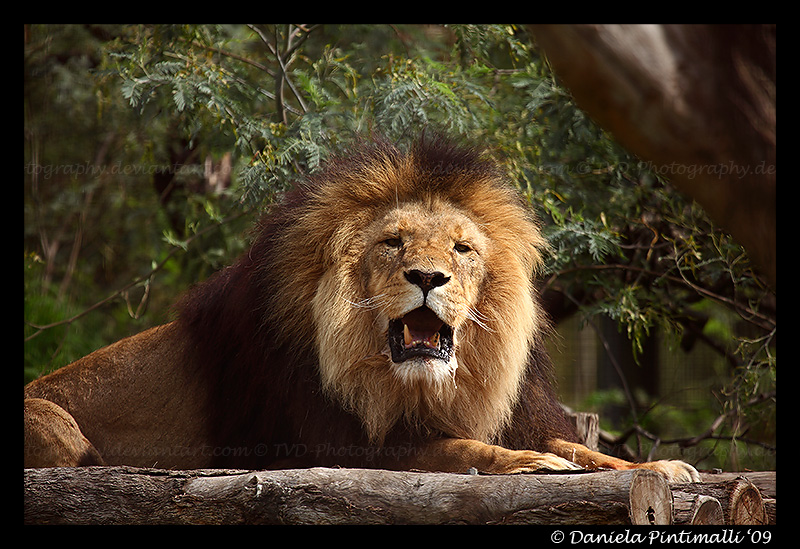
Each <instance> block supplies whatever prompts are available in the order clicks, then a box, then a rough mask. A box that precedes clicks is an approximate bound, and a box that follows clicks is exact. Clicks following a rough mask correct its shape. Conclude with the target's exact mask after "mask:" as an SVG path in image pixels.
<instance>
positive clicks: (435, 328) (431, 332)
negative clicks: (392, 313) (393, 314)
mask: <svg viewBox="0 0 800 549" xmlns="http://www.w3.org/2000/svg"><path fill="white" fill-rule="evenodd" d="M443 325H444V322H442V321H441V320H440V319H439V317H437V316H436V315H435V314H434V313H433V311H431V310H430V309H428V308H426V307H420V308H419V309H415V310H413V311H411V312H410V313H408V314H407V315H405V316H404V317H403V343H404V344H405V347H406V349H409V348H411V347H416V346H418V345H424V346H425V347H429V348H431V349H438V348H439V330H440V329H441V328H442V326H443Z"/></svg>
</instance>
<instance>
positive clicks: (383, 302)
mask: <svg viewBox="0 0 800 549" xmlns="http://www.w3.org/2000/svg"><path fill="white" fill-rule="evenodd" d="M365 244H366V250H365V254H364V258H363V263H362V269H363V271H362V272H363V279H364V285H365V288H364V289H365V291H366V294H367V298H366V299H367V301H369V302H371V303H373V304H375V305H377V306H375V307H373V308H372V310H373V313H374V315H375V324H374V326H375V327H376V328H377V329H378V330H379V331H380V332H381V333H382V334H385V335H384V339H385V343H386V345H387V346H388V350H389V354H390V357H391V368H392V370H393V371H394V373H395V374H396V375H397V376H398V377H399V378H400V379H402V380H404V381H412V380H427V381H432V382H441V381H442V380H443V379H444V378H450V377H452V376H453V375H454V373H455V371H456V369H457V367H458V360H457V356H458V348H459V345H460V342H461V341H460V340H461V336H462V334H463V330H464V326H465V324H466V323H467V322H476V323H480V322H481V321H480V318H481V317H480V315H481V313H480V311H479V310H477V309H476V304H477V302H478V298H479V296H480V292H481V288H482V285H483V282H484V279H485V276H486V263H485V261H486V255H487V254H488V252H489V250H488V246H489V241H488V239H487V238H486V236H485V235H484V233H483V232H482V231H481V230H480V228H479V227H478V226H477V225H476V224H475V223H474V222H473V221H472V220H471V219H470V218H469V217H467V216H466V215H465V214H464V213H462V212H460V211H458V210H457V209H456V208H454V207H453V206H452V205H450V204H448V203H443V202H437V203H433V204H421V203H410V204H406V205H402V206H399V207H395V208H393V209H392V210H391V211H389V212H388V213H386V215H384V216H383V217H381V218H380V219H378V220H376V221H375V222H374V223H373V224H372V225H371V226H370V227H369V229H368V230H367V231H366V234H365Z"/></svg>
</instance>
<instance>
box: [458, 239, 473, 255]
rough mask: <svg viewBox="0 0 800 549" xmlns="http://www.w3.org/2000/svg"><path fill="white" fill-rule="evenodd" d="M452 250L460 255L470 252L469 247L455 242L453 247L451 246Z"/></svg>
mask: <svg viewBox="0 0 800 549" xmlns="http://www.w3.org/2000/svg"><path fill="white" fill-rule="evenodd" d="M453 249H454V250H455V251H457V252H458V253H460V254H465V253H468V252H471V251H472V248H471V247H470V245H469V244H464V243H463V242H456V244H455V246H453Z"/></svg>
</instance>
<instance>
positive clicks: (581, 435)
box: [567, 411, 600, 452]
mask: <svg viewBox="0 0 800 549" xmlns="http://www.w3.org/2000/svg"><path fill="white" fill-rule="evenodd" d="M567 419H569V421H570V422H571V423H572V426H573V427H574V428H575V434H576V435H577V436H578V442H580V443H581V444H583V445H584V446H586V447H587V448H589V450H594V451H595V452H597V451H598V450H599V449H600V446H599V443H600V416H598V415H597V414H593V413H588V412H572V411H569V412H567Z"/></svg>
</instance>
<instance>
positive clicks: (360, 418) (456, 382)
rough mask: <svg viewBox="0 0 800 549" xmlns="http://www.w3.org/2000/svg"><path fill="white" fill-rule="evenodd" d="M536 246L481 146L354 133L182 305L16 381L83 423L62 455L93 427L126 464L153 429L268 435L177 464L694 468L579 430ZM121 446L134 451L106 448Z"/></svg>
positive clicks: (213, 435) (164, 461) (208, 441)
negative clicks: (161, 319)
mask: <svg viewBox="0 0 800 549" xmlns="http://www.w3.org/2000/svg"><path fill="white" fill-rule="evenodd" d="M544 247H545V242H544V240H543V238H542V236H541V234H540V231H539V229H538V226H537V223H536V221H535V219H534V218H533V216H532V214H531V212H530V209H529V208H528V207H527V206H526V205H525V204H524V202H523V201H522V200H521V199H520V197H519V195H518V194H517V193H516V192H515V190H514V189H513V188H511V187H510V186H508V185H507V184H506V182H505V180H504V178H503V176H502V174H501V172H500V171H499V170H498V169H497V167H496V166H495V164H493V163H492V162H491V161H490V160H489V159H488V158H486V157H484V156H482V155H481V154H479V153H478V152H476V151H474V150H471V149H463V148H459V147H454V146H452V145H450V144H448V143H445V142H443V141H437V140H422V141H420V142H418V143H416V144H415V145H413V146H412V147H411V148H410V150H408V151H401V150H400V149H398V148H397V147H395V146H393V145H389V144H387V143H382V142H378V143H370V144H366V145H362V146H360V147H357V148H355V149H354V150H353V151H350V152H349V154H348V155H347V156H343V157H340V158H337V159H335V160H334V161H332V162H330V163H329V164H328V166H327V167H326V169H325V170H323V171H322V172H321V173H320V174H318V175H317V176H314V177H312V178H310V179H309V180H307V181H306V182H305V183H303V184H302V185H300V187H299V188H298V189H297V190H296V191H295V192H293V193H290V194H289V195H287V197H286V198H285V200H284V201H283V203H281V204H279V205H277V206H276V208H275V209H274V211H273V212H271V213H270V214H269V215H268V216H267V217H266V218H265V219H264V220H263V221H262V223H261V225H260V229H259V235H258V238H257V239H256V241H255V242H254V244H253V247H252V248H251V250H250V251H249V252H248V253H247V254H245V256H243V257H242V259H241V260H240V261H239V262H237V264H236V265H234V266H232V267H231V268H229V269H226V270H225V271H223V272H221V273H220V274H219V275H217V276H216V277H214V278H212V279H211V280H209V281H208V282H206V283H204V284H202V285H200V286H199V287H198V288H196V289H195V290H193V291H191V292H190V293H189V295H188V297H187V298H186V299H184V300H183V301H182V302H181V305H180V311H181V314H180V317H179V319H178V321H177V322H175V323H172V324H170V325H168V326H166V327H164V328H163V329H161V330H160V331H151V332H150V333H145V334H143V335H141V336H135V337H134V338H131V339H130V340H126V341H124V342H120V343H118V344H116V345H114V346H111V347H109V348H107V349H105V350H101V351H98V352H97V353H95V354H93V355H90V356H89V357H87V358H85V359H83V360H82V361H79V363H76V364H75V365H71V366H69V367H67V368H65V369H64V370H63V371H62V372H56V373H55V374H53V375H52V376H50V377H48V378H44V379H42V380H38V381H37V382H34V383H33V384H31V385H29V386H28V387H26V397H31V398H44V399H47V400H49V401H52V402H54V403H56V404H58V406H60V407H63V408H64V409H65V410H66V411H67V412H69V414H71V415H72V416H73V417H74V418H75V420H76V421H77V425H80V428H81V429H82V430H83V433H81V429H78V428H77V425H76V426H75V427H74V431H75V432H74V433H73V434H72V435H69V436H68V437H67V438H69V437H71V438H72V439H73V440H71V441H70V444H71V445H72V447H75V448H78V449H79V450H76V451H75V455H74V456H73V458H71V459H72V462H80V460H81V459H84V462H85V456H82V452H84V451H85V446H86V442H85V439H83V434H84V433H85V435H86V439H88V440H89V441H91V443H92V444H93V445H94V448H96V449H97V452H98V453H99V455H100V456H102V457H103V460H104V461H105V462H107V463H129V464H132V465H146V464H148V463H149V462H148V461H147V459H146V458H142V459H132V458H131V457H130V456H131V454H136V452H132V451H130V448H133V447H145V446H147V445H148V444H149V445H151V446H152V444H153V441H154V440H158V441H159V443H160V444H162V443H163V444H177V443H178V442H179V443H180V445H182V446H188V447H190V448H196V447H199V446H209V447H211V448H215V449H218V448H221V447H225V448H228V447H231V446H236V447H237V448H241V449H243V453H247V452H246V450H248V449H251V448H253V447H254V446H256V445H264V446H265V447H268V448H270V450H269V452H268V453H266V454H261V455H260V456H258V459H255V458H252V459H250V458H249V457H248V458H247V459H245V458H242V457H241V456H237V458H236V459H234V458H228V456H225V455H224V452H223V451H221V450H217V451H216V454H217V455H216V456H214V457H213V459H212V458H209V459H207V460H206V459H203V458H202V456H200V457H198V454H197V453H196V452H194V453H191V455H192V458H191V459H189V458H186V457H181V456H177V457H175V456H173V455H172V454H169V455H168V456H164V457H162V458H161V460H160V461H159V462H158V466H171V467H184V466H187V467H202V466H243V467H244V466H246V467H288V466H308V465H342V466H381V467H390V468H419V469H429V470H452V471H463V470H466V468H468V467H470V466H475V467H478V468H479V469H480V470H484V471H487V472H514V471H522V470H533V469H538V468H541V467H545V468H550V469H565V468H575V467H578V465H575V463H573V462H577V463H579V464H580V465H581V466H588V467H597V466H609V467H614V468H627V467H629V466H648V467H650V468H654V469H657V470H661V471H662V472H664V473H665V474H666V475H667V476H668V477H670V478H686V475H688V476H689V477H691V475H692V473H691V471H693V469H691V468H690V467H689V466H686V467H689V468H688V469H686V468H684V467H683V465H680V466H677V465H675V466H672V465H667V466H664V465H663V463H664V462H657V463H658V464H659V465H655V464H642V465H633V464H629V463H627V462H622V461H619V460H614V459H613V458H608V457H607V456H603V455H602V454H598V453H596V452H590V451H589V450H586V449H585V448H584V447H582V446H580V445H578V444H575V443H574V442H570V439H571V438H572V437H573V436H574V435H572V433H571V428H570V427H569V426H568V425H567V423H566V421H565V420H564V418H563V414H562V413H561V411H560V409H559V407H558V405H557V403H556V401H555V398H554V396H553V392H552V390H551V388H550V385H549V379H548V375H549V374H548V368H547V363H546V353H545V352H544V349H543V341H542V338H543V334H544V333H545V331H546V330H545V325H546V321H545V319H544V315H543V313H542V311H541V309H540V306H539V304H538V301H537V299H538V298H537V295H536V292H535V290H534V288H533V275H534V274H535V273H536V271H537V270H538V269H539V268H540V267H541V263H542V255H541V254H542V250H543V248H544ZM126 349H135V350H136V353H135V354H134V353H129V352H128V351H127V350H126ZM112 364H114V366H113V367H112ZM101 371H102V372H103V374H102V375H97V374H98V373H99V372H101ZM76 379H80V380H84V381H85V382H86V383H87V384H88V385H85V386H84V385H83V384H82V383H77V382H75V381H74V380H76ZM106 379H108V380H111V381H109V382H108V383H110V384H111V385H110V386H111V387H113V388H114V389H115V390H119V391H122V392H123V393H124V394H125V395H127V396H123V397H120V403H121V404H120V405H118V406H116V407H115V408H114V416H115V417H116V418H120V420H119V421H117V422H116V423H114V424H113V428H110V427H111V425H109V428H104V427H102V426H100V427H98V425H100V424H101V423H102V422H106V424H108V420H107V419H104V418H103V414H105V413H107V412H108V410H109V409H110V408H109V407H110V406H111V404H110V402H109V401H108V399H107V398H101V399H100V401H98V403H94V404H93V399H94V397H93V396H91V397H90V393H89V392H87V391H90V390H92V388H94V390H95V393H94V394H98V395H106V394H110V392H109V390H108V389H106V390H104V389H103V386H108V383H106V382H105V381H104V380H106ZM71 380H72V381H71ZM159 380H165V381H164V382H163V386H164V387H165V389H163V390H164V391H171V393H169V394H167V393H162V392H160V391H161V390H160V389H159V388H158V387H159V386H160V385H161V384H162V382H161V381H159ZM166 380H172V381H166ZM175 380H177V381H175ZM82 387H84V388H82ZM184 392H186V396H187V397H191V398H186V399H185V402H184V399H183V398H181V397H182V396H183V393H184ZM65 413H66V412H65ZM69 414H67V415H69ZM62 415H63V414H62ZM170 417H176V418H179V419H178V420H176V421H175V422H174V423H169V418H170ZM122 418H125V421H122ZM132 418H135V420H134V419H132ZM165 418H166V420H165ZM68 420H69V418H66V419H62V420H61V423H60V425H61V426H60V427H59V431H58V433H59V434H58V435H57V436H59V437H61V439H64V438H65V436H64V434H63V431H64V428H63V425H64V424H69V421H68ZM165 421H166V422H167V424H165ZM65 422H66V423H65ZM29 423H30V424H31V425H34V424H36V425H40V424H42V422H41V421H39V422H28V420H27V418H26V425H28V424H29ZM37 428H39V427H37ZM181 429H183V430H184V431H185V432H183V433H182V432H181ZM48 436H49V437H50V439H52V437H53V436H55V435H52V434H48ZM26 437H27V435H26ZM29 438H30V440H31V441H33V440H34V439H35V440H45V439H48V437H42V436H38V435H37V436H36V437H34V436H31V437H29ZM27 444H28V438H26V445H27ZM321 444H326V445H328V447H329V448H330V447H335V448H337V449H341V448H347V447H350V448H352V447H353V446H354V445H358V447H370V448H374V449H377V453H379V454H380V452H381V451H385V450H386V449H387V448H389V447H394V448H396V447H399V446H400V445H407V447H408V448H412V449H413V451H412V452H411V453H410V455H407V456H403V458H402V459H400V458H398V457H397V456H396V455H395V456H393V457H391V459H389V458H387V459H382V460H376V461H371V462H365V460H364V458H363V455H364V454H361V457H358V456H356V457H354V456H351V455H348V456H343V453H342V452H341V451H339V452H331V453H332V454H334V457H333V458H331V457H330V453H329V454H326V455H324V456H323V455H321V454H320V453H317V454H316V455H315V456H309V455H296V454H298V452H296V451H295V453H294V454H292V453H291V452H288V449H290V448H292V449H294V450H297V449H298V448H301V447H302V448H308V447H311V446H314V447H315V448H319V447H320V445H321ZM348 445H349V446H348ZM392 445H395V446H392ZM500 445H502V446H500ZM67 446H69V444H67ZM120 446H122V447H124V448H125V449H128V450H129V451H128V452H125V454H126V456H125V457H118V456H117V455H116V454H115V453H114V452H111V451H110V450H109V449H112V448H118V447H120ZM503 446H505V447H503ZM94 448H92V450H94ZM531 450H538V451H531ZM543 451H549V452H556V453H558V454H560V457H558V456H556V455H553V454H550V453H543ZM186 453H187V452H184V454H186ZM212 453H213V452H212ZM357 453H358V452H354V454H357ZM289 454H292V455H289ZM92 455H94V454H92ZM370 455H371V454H370ZM220 456H222V457H223V458H228V459H220ZM239 458H241V459H239ZM237 459H239V460H238V461H237ZM670 463H672V462H670ZM684 465H685V464H684ZM694 475H696V473H694Z"/></svg>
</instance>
